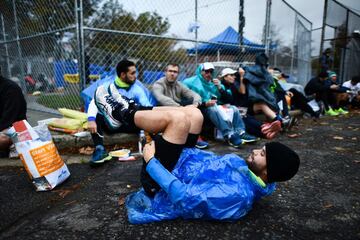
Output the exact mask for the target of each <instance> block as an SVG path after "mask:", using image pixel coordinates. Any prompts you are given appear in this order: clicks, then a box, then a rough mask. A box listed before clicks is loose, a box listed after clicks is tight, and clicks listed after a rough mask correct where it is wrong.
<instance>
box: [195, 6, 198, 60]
mask: <svg viewBox="0 0 360 240" xmlns="http://www.w3.org/2000/svg"><path fill="white" fill-rule="evenodd" d="M197 24H198V0H195V66H197V65H198V26H197Z"/></svg>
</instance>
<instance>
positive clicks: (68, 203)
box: [64, 200, 77, 205]
mask: <svg viewBox="0 0 360 240" xmlns="http://www.w3.org/2000/svg"><path fill="white" fill-rule="evenodd" d="M76 202H77V201H76V200H74V201H71V202H67V203H65V204H64V205H70V204H73V203H76Z"/></svg>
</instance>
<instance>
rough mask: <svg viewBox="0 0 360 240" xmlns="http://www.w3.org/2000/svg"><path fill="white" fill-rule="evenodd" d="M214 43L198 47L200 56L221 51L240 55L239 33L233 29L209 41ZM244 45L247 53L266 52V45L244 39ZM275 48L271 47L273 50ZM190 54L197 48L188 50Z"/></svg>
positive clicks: (228, 29) (230, 28) (226, 30)
mask: <svg viewBox="0 0 360 240" xmlns="http://www.w3.org/2000/svg"><path fill="white" fill-rule="evenodd" d="M209 42H212V43H214V44H212V43H202V44H199V45H198V48H197V50H198V53H199V54H203V53H206V54H217V53H218V52H219V51H221V52H228V53H231V54H239V53H240V52H242V51H241V49H240V48H239V33H238V32H237V31H235V29H234V28H232V27H230V26H229V27H227V28H226V29H225V30H224V31H223V32H222V33H220V34H219V35H217V36H216V37H214V38H212V39H210V40H209ZM243 45H244V46H245V49H244V51H245V53H258V52H264V51H265V45H262V44H257V43H253V42H251V41H250V40H248V39H246V38H245V37H244V40H243ZM273 47H274V46H271V48H273ZM187 52H188V53H189V54H194V53H195V52H196V51H195V48H190V49H188V50H187Z"/></svg>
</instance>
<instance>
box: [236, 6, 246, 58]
mask: <svg viewBox="0 0 360 240" xmlns="http://www.w3.org/2000/svg"><path fill="white" fill-rule="evenodd" d="M239 4H240V5H239V49H240V53H239V55H238V57H237V61H239V62H240V61H241V60H242V59H241V53H242V50H243V49H244V48H243V45H244V27H245V17H244V0H240V2H239Z"/></svg>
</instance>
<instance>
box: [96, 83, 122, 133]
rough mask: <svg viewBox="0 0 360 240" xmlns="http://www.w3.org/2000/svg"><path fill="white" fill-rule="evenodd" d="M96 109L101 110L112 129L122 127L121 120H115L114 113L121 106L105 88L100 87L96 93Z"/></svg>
mask: <svg viewBox="0 0 360 240" xmlns="http://www.w3.org/2000/svg"><path fill="white" fill-rule="evenodd" d="M94 100H95V104H96V107H97V108H98V109H99V111H100V113H101V114H102V115H103V116H104V118H105V120H106V122H107V123H108V126H109V127H110V128H111V129H117V128H119V127H120V126H121V123H120V121H119V120H117V119H115V118H114V116H113V111H114V110H115V109H117V108H120V107H121V104H120V103H118V102H117V101H116V100H115V99H114V98H113V97H112V96H111V95H110V94H109V93H108V91H107V90H106V89H105V87H104V86H99V87H98V88H97V89H96V91H95V96H94Z"/></svg>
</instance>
